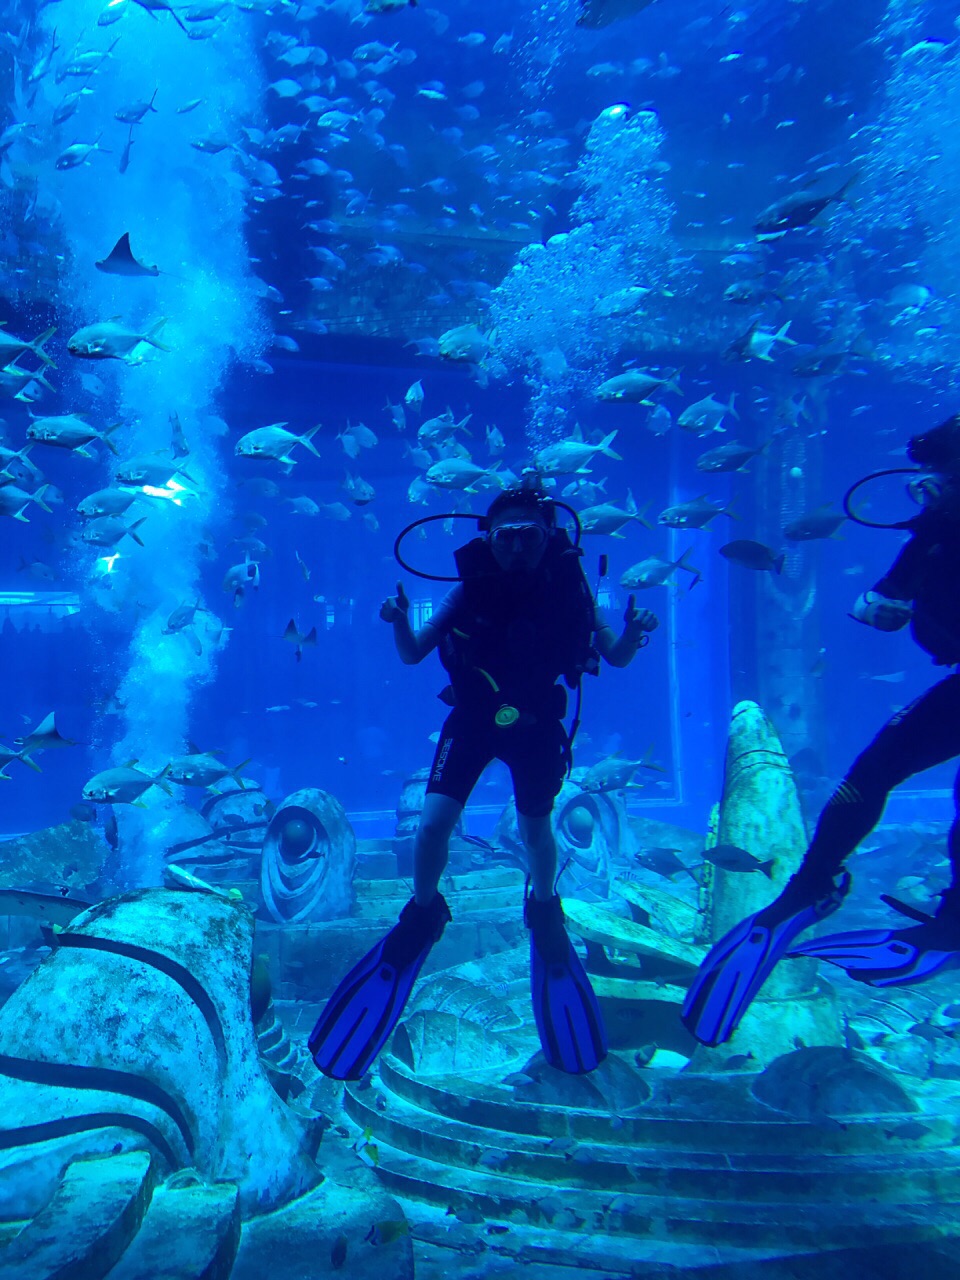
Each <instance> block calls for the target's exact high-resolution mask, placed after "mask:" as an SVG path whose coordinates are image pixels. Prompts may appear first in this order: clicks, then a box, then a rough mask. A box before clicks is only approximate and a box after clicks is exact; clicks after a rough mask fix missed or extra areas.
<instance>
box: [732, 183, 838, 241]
mask: <svg viewBox="0 0 960 1280" xmlns="http://www.w3.org/2000/svg"><path fill="white" fill-rule="evenodd" d="M856 179H857V175H856V174H854V176H853V177H852V178H848V179H847V181H846V182H845V183H844V184H843V186H842V187H840V189H839V190H838V191H835V192H834V193H833V194H832V195H827V196H814V195H811V194H810V193H809V192H808V191H794V192H792V193H791V194H790V195H788V196H784V198H783V199H782V200H777V201H776V202H775V203H774V204H771V205H769V206H768V207H767V208H766V209H764V210H763V212H762V213H761V214H760V215H759V216H758V218H757V221H756V222H755V223H754V227H753V229H754V231H756V233H757V235H758V236H760V237H763V238H764V239H776V238H778V237H780V236H783V235H786V233H787V232H788V231H796V230H799V229H800V228H801V227H808V226H809V225H810V223H811V222H813V220H814V218H815V217H816V216H817V214H819V213H822V212H823V210H824V209H826V208H827V206H828V205H831V204H836V203H839V202H841V201H842V202H844V203H845V202H846V199H847V192H848V191H849V190H850V188H851V186H852V185H853V184H854V182H855V181H856Z"/></svg>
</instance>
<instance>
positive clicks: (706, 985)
mask: <svg viewBox="0 0 960 1280" xmlns="http://www.w3.org/2000/svg"><path fill="white" fill-rule="evenodd" d="M907 455H908V457H909V458H910V460H911V461H912V462H914V463H916V464H917V465H918V467H919V468H920V470H919V471H917V470H914V471H913V472H912V474H913V475H914V476H915V477H917V479H915V480H914V481H913V482H911V484H910V485H908V490H909V492H910V493H911V496H912V497H914V498H915V499H916V500H917V501H919V502H920V503H921V506H922V510H921V511H920V512H919V514H917V515H916V516H914V517H913V518H912V519H910V520H907V521H902V522H898V523H896V524H893V525H881V524H876V523H872V522H868V521H866V520H863V519H861V518H860V517H859V516H857V515H856V514H855V513H854V512H853V511H852V510H851V509H850V497H851V495H852V494H853V492H854V491H855V490H856V489H858V488H859V487H860V485H862V484H864V483H866V481H867V480H872V479H873V478H874V476H868V477H866V480H863V481H859V482H858V483H857V484H856V485H854V486H853V488H852V489H851V490H849V491H848V493H847V497H846V500H845V503H844V506H845V509H846V512H847V514H848V515H849V516H851V518H853V519H854V520H857V521H858V523H860V524H866V525H868V527H871V528H895V529H906V530H908V531H909V533H910V538H909V541H908V542H907V543H906V545H905V546H904V547H903V548H902V549H901V551H900V554H899V555H898V556H897V558H896V560H895V561H894V563H893V565H892V566H891V568H890V569H889V571H888V572H887V573H886V574H885V575H884V576H883V577H882V578H881V579H880V581H879V582H878V583H877V584H876V585H875V586H874V587H873V588H872V590H870V591H866V592H864V593H863V595H861V596H860V598H859V599H858V600H857V602H856V604H855V605H854V608H853V613H852V614H851V617H853V618H854V619H855V620H856V621H857V622H862V623H864V624H866V625H867V626H869V627H875V628H876V629H877V630H879V631H899V630H900V629H901V628H902V627H905V626H906V625H907V624H908V623H909V624H910V626H911V630H912V634H913V638H914V640H915V641H916V642H917V644H918V645H919V646H920V647H921V649H924V650H925V651H926V652H927V653H928V654H930V656H931V657H932V658H933V661H934V663H935V664H936V665H937V666H941V667H955V666H956V665H957V664H958V663H960V415H957V416H955V417H953V418H950V419H949V420H948V421H947V422H944V423H942V424H941V425H940V426H938V427H934V428H933V429H931V430H930V431H927V432H925V433H924V434H922V435H918V436H915V437H914V438H913V439H912V440H910V442H909V444H908V446H907ZM902 470H903V468H896V469H895V470H894V471H885V472H877V473H875V475H889V474H895V473H896V472H899V471H902ZM930 473H933V474H930ZM957 755H960V674H958V673H957V672H954V673H953V674H951V675H948V676H947V677H946V678H945V679H943V680H940V681H939V682H938V683H937V684H935V685H934V686H933V687H932V688H931V689H929V690H928V691H927V692H926V693H924V694H921V696H920V697H918V698H916V699H915V700H914V701H913V702H911V703H910V705H909V706H907V707H904V708H903V709H902V710H900V711H898V712H897V713H896V714H895V715H894V716H893V717H892V718H891V719H890V720H888V721H887V723H886V724H885V725H884V726H883V728H882V729H881V730H880V732H879V733H878V734H877V735H876V737H875V738H874V739H873V741H872V742H871V743H870V745H869V746H868V747H867V748H866V750H865V751H864V752H863V753H862V754H861V755H859V756H858V757H857V759H856V760H855V761H854V763H853V765H852V766H851V768H850V770H849V772H848V773H847V775H846V777H845V778H844V779H843V781H842V782H841V783H840V785H839V786H838V787H837V789H836V791H835V792H834V793H833V795H832V796H831V798H830V800H829V801H828V802H827V805H826V807H825V808H824V810H823V812H822V813H821V815H820V819H819V821H818V823H817V829H816V832H815V833H814V837H813V840H812V842H811V844H810V847H809V849H808V850H807V852H806V855H805V856H804V859H803V862H802V863H801V865H800V867H799V869H798V870H797V872H796V874H795V875H793V876H792V877H791V879H790V880H789V882H788V883H787V885H786V886H785V887H784V889H783V892H782V893H781V894H780V896H779V897H778V898H777V899H776V900H775V901H774V902H772V903H771V904H770V906H768V907H765V908H763V910H761V911H758V912H756V913H754V914H753V915H751V916H748V917H747V918H746V919H745V920H743V921H741V923H740V924H738V925H736V926H735V927H734V928H733V929H731V930H730V931H729V932H728V933H727V934H726V936H725V937H723V938H721V939H720V941H719V942H717V943H716V944H715V945H714V947H713V948H712V949H711V951H710V952H709V954H708V955H707V957H706V959H705V960H704V961H703V963H702V965H701V966H700V969H699V972H698V974H697V976H696V978H695V979H694V982H693V985H692V986H691V987H690V990H689V991H688V993H687V997H686V1000H685V1001H684V1005H683V1011H682V1014H681V1018H682V1020H683V1022H684V1024H685V1025H686V1027H687V1028H688V1029H689V1030H690V1031H691V1032H692V1033H693V1035H695V1036H696V1038H697V1039H698V1040H699V1041H701V1043H703V1044H706V1045H719V1044H723V1042H724V1041H725V1040H728V1039H729V1038H730V1036H732V1035H733V1033H734V1031H736V1029H737V1026H738V1024H739V1022H740V1019H741V1018H742V1017H743V1015H744V1014H745V1013H746V1011H747V1009H748V1008H749V1006H750V1002H751V1001H752V1000H753V998H754V996H756V994H757V992H758V991H759V990H760V988H761V986H762V985H763V983H764V982H765V981H766V979H767V977H768V976H769V975H770V973H771V972H772V970H773V968H774V966H775V965H776V963H777V961H778V960H780V958H781V957H782V956H784V955H791V956H814V957H816V958H818V959H821V960H828V961H830V962H831V963H833V964H836V965H839V966H840V967H841V968H843V969H846V971H847V973H848V974H849V975H850V976H851V977H852V978H856V979H857V980H859V981H861V982H865V983H868V984H869V985H870V986H873V987H896V986H905V985H907V984H909V983H916V982H922V981H923V980H924V979H926V978H930V977H933V976H934V975H935V974H937V973H941V972H942V971H944V970H945V969H950V968H953V967H955V966H957V965H960V774H958V777H957V781H956V783H955V784H954V800H955V804H956V807H957V816H956V817H955V819H954V822H953V825H952V827H951V829H950V834H949V836H948V841H947V849H948V854H949V857H950V864H951V872H952V884H951V886H950V887H949V888H948V889H946V890H945V891H944V892H942V893H941V894H940V903H939V905H938V906H937V909H936V911H935V912H934V914H933V915H932V916H929V915H926V914H925V913H923V912H920V911H917V910H916V909H915V908H913V907H910V906H907V905H906V904H904V903H901V902H899V901H897V899H895V898H892V897H890V896H889V895H883V901H885V902H886V903H888V905H890V906H893V907H894V908H895V909H897V910H898V911H900V913H901V914H903V915H906V916H908V917H910V918H911V919H912V920H914V921H915V922H916V923H914V924H913V925H912V926H911V927H909V928H903V929H865V930H855V931H851V932H848V933H836V934H830V935H828V936H825V937H820V938H814V939H812V940H811V941H809V942H804V943H800V944H798V945H796V946H794V945H793V943H794V939H795V938H796V937H797V935H798V934H800V933H802V932H803V931H804V930H805V929H809V928H810V927H811V926H812V925H815V924H817V923H818V922H819V921H821V920H823V919H825V917H827V916H829V915H832V914H833V912H835V911H836V910H837V909H838V907H839V906H840V905H841V903H842V901H843V899H844V897H845V896H846V894H847V891H848V889H849V886H850V875H849V873H848V872H846V871H844V870H843V864H844V862H845V860H846V858H847V857H848V856H849V855H850V854H851V853H852V852H853V850H854V849H855V848H856V847H857V845H858V844H859V843H860V841H861V840H863V838H864V837H865V836H866V835H868V834H869V832H870V831H872V830H873V828H874V827H875V826H876V824H877V823H878V822H879V820H880V817H881V815H882V813H883V809H884V806H885V804H886V801H887V797H888V796H889V794H890V792H891V791H892V790H893V788H894V787H896V786H899V784H900V783H901V782H904V781H905V780H906V779H907V778H909V777H912V776H913V775H914V774H915V773H920V772H921V771H922V770H924V769H930V768H932V767H933V766H934V765H938V764H943V763H944V762H945V761H947V760H951V759H953V758H954V757H955V756H957Z"/></svg>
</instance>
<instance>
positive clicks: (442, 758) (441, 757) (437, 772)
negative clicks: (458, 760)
mask: <svg viewBox="0 0 960 1280" xmlns="http://www.w3.org/2000/svg"><path fill="white" fill-rule="evenodd" d="M452 746H453V739H452V738H444V740H443V742H442V743H441V745H440V752H439V754H438V755H437V764H436V768H435V769H434V771H433V776H432V777H431V779H430V781H431V782H440V781H441V779H442V776H443V766H444V765H445V764H446V763H447V756H448V755H449V754H450V748H451V747H452Z"/></svg>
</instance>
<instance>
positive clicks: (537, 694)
mask: <svg viewBox="0 0 960 1280" xmlns="http://www.w3.org/2000/svg"><path fill="white" fill-rule="evenodd" d="M454 554H455V559H456V563H457V572H458V574H459V576H460V579H461V582H462V583H463V607H462V609H460V610H458V612H457V615H456V617H455V618H454V623H453V626H452V627H451V629H450V630H449V631H448V632H447V633H446V635H445V636H444V637H443V640H442V641H441V642H440V646H439V653H440V660H441V662H442V663H443V665H444V667H445V668H446V670H447V672H448V674H449V676H450V681H451V686H450V687H449V688H448V689H447V690H444V692H443V693H442V694H441V695H440V696H441V698H442V699H443V700H444V701H445V702H448V703H450V704H451V705H454V706H457V707H467V708H471V709H475V710H478V711H481V712H487V711H489V712H490V713H491V714H492V715H494V716H497V712H498V709H502V708H504V707H507V708H516V709H517V710H518V711H519V712H521V713H526V714H527V716H531V715H532V716H534V717H536V718H542V717H555V718H560V717H562V716H563V715H564V713H565V710H566V694H565V693H564V690H563V689H562V687H561V686H560V685H559V684H558V683H557V682H558V681H559V680H560V679H561V678H562V679H563V680H564V681H565V682H566V684H567V686H568V687H569V688H571V689H576V688H578V687H579V683H580V679H581V677H582V676H583V674H584V672H587V673H590V674H593V675H595V674H596V673H597V670H598V666H599V660H598V654H597V652H596V650H595V649H594V647H593V635H594V629H595V625H596V612H595V606H594V600H593V595H592V593H591V591H590V586H589V584H588V582H587V580H586V577H585V576H584V572H583V567H582V565H581V555H582V553H581V552H580V551H579V549H578V548H576V547H574V545H573V543H572V542H571V541H570V538H569V535H568V534H567V532H566V530H565V529H554V530H552V531H551V533H550V538H549V541H548V543H547V548H546V550H545V552H544V555H543V558H542V560H541V561H540V564H539V565H538V566H537V568H536V569H534V570H531V571H529V572H526V571H509V572H508V571H506V570H503V569H501V568H500V566H499V565H498V564H497V562H496V561H495V559H494V557H493V553H492V551H491V550H490V547H489V545H488V543H487V540H486V539H485V538H482V537H480V538H473V539H472V540H471V541H470V542H468V543H467V544H466V545H465V546H463V547H460V548H459V550H457V551H456V552H455V553H454ZM497 723H498V724H499V723H510V720H509V718H508V719H507V720H506V721H504V720H503V719H502V718H498V719H497Z"/></svg>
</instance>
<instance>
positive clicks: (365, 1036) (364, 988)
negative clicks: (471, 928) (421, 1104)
mask: <svg viewBox="0 0 960 1280" xmlns="http://www.w3.org/2000/svg"><path fill="white" fill-rule="evenodd" d="M450 918H451V917H450V908H449V907H448V906H447V903H446V901H445V899H444V897H443V894H442V893H438V894H437V895H436V897H435V898H434V899H433V901H432V902H431V903H430V904H429V905H428V906H426V907H419V906H417V903H416V900H415V899H414V898H411V899H410V901H409V902H408V903H407V905H406V906H405V907H404V908H403V910H402V911H401V913H400V920H399V923H398V924H395V925H394V927H393V928H392V929H391V930H390V932H389V933H388V934H387V936H386V937H385V938H384V939H383V941H382V942H378V943H377V945H376V946H375V947H374V948H373V949H372V950H371V951H369V952H368V953H367V954H366V955H365V956H364V957H363V959H362V960H361V961H360V962H359V963H358V964H356V965H355V966H354V967H353V968H352V969H351V970H350V972H349V973H348V974H347V976H346V977H345V978H344V979H343V981H342V982H341V983H340V985H339V986H338V987H337V989H336V991H334V993H333V995H332V996H331V997H330V999H329V1000H328V1001H327V1006H326V1008H325V1009H324V1011H323V1013H322V1014H321V1015H320V1018H319V1020H318V1022H317V1025H316V1026H315V1027H314V1028H313V1031H312V1032H311V1033H310V1039H309V1041H308V1044H309V1047H310V1053H311V1054H312V1056H313V1060H314V1062H315V1063H316V1064H317V1066H318V1067H319V1069H320V1070H321V1071H322V1072H323V1074H324V1075H325V1076H330V1077H331V1078H332V1079H333V1080H359V1079H360V1078H361V1077H362V1076H363V1075H364V1073H365V1072H367V1071H369V1069H370V1067H371V1066H372V1064H373V1061H374V1059H375V1058H376V1056H377V1054H378V1053H379V1052H380V1050H381V1049H382V1048H383V1046H384V1045H385V1044H386V1042H387V1038H388V1037H389V1035H390V1033H391V1031H393V1029H394V1027H395V1026H396V1025H397V1023H398V1022H399V1021H400V1016H401V1014H402V1013H403V1009H404V1005H405V1004H406V1003H407V999H408V998H409V995H410V992H411V991H412V990H413V984H414V983H415V982H416V980H417V975H418V974H419V972H420V970H421V968H422V967H423V962H424V961H425V960H426V958H427V956H428V955H429V954H430V952H431V950H432V948H433V946H434V944H435V943H437V942H438V941H439V940H440V937H441V935H442V934H443V930H444V928H445V927H446V925H447V923H448V922H449V920H450Z"/></svg>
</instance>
